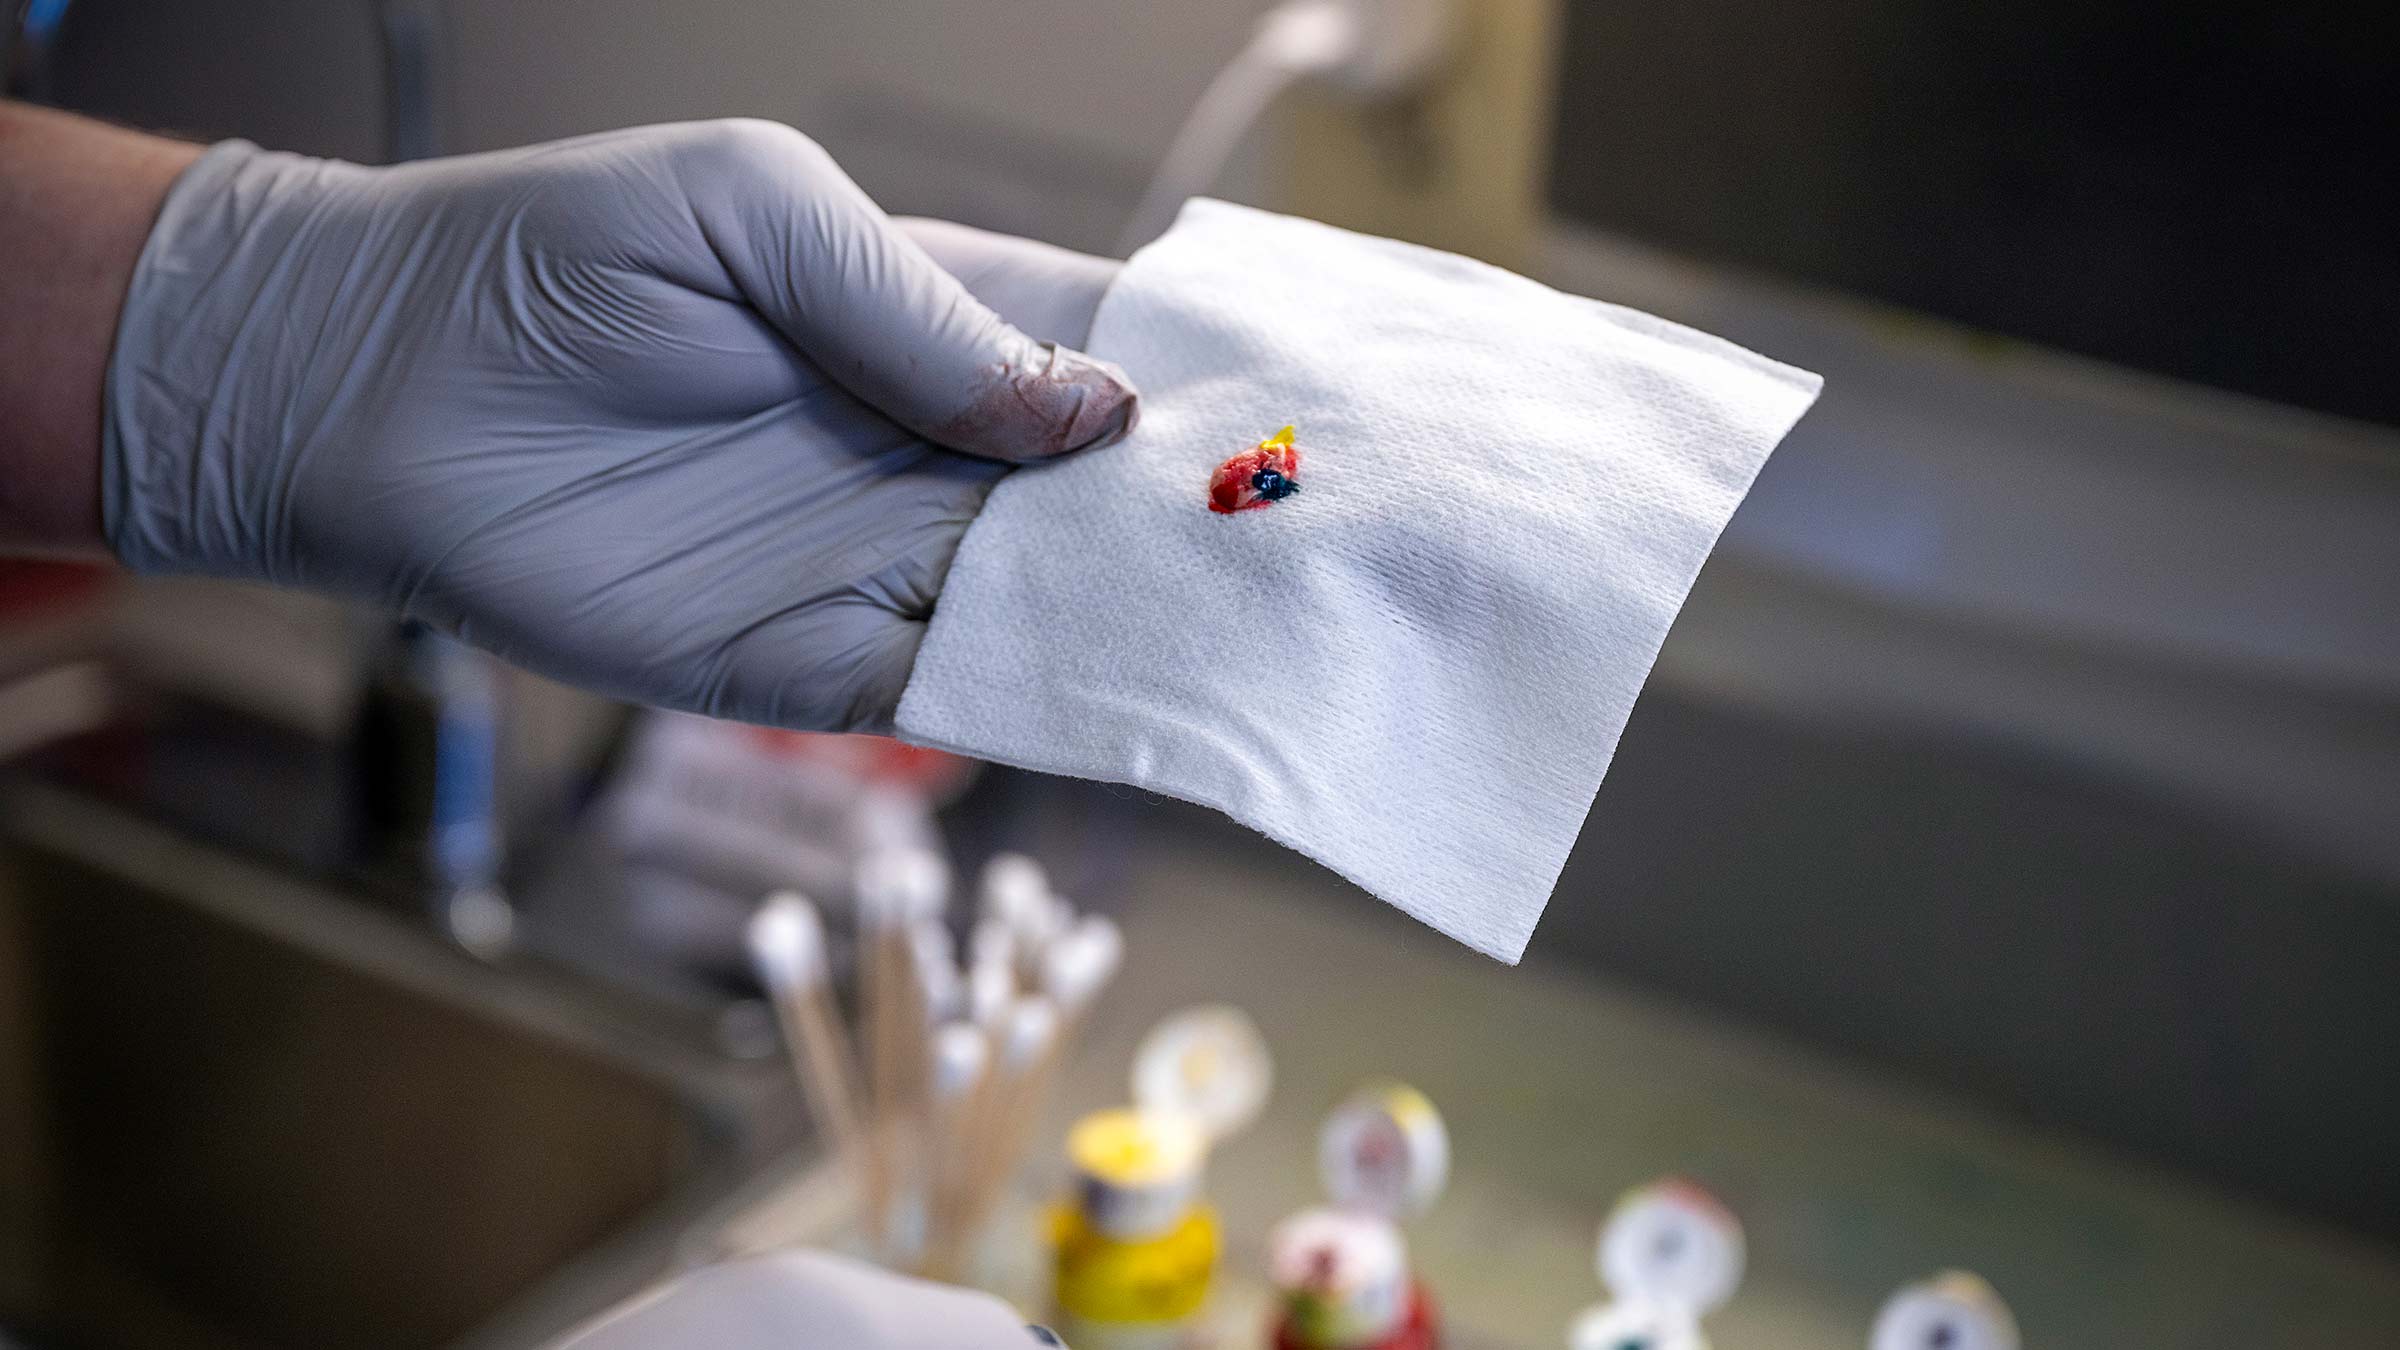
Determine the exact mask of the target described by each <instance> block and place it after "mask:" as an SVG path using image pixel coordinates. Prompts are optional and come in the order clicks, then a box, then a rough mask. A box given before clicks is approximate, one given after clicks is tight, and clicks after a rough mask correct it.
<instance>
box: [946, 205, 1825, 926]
mask: <svg viewBox="0 0 2400 1350" xmlns="http://www.w3.org/2000/svg"><path fill="white" fill-rule="evenodd" d="M1086 347H1087V349H1088V350H1090V351H1091V352H1092V353H1093V354H1094V355H1097V356H1101V357H1105V358H1107V359H1108V360H1111V361H1115V362H1117V363H1118V364H1119V365H1122V366H1123V367H1124V368H1125V369H1126V371H1127V372H1128V373H1130V374H1131V375H1132V377H1133V380H1134V382H1135V383H1136V384H1137V385H1139V386H1140V388H1141V391H1142V416H1141V424H1140V426H1139V427H1138V428H1136V430H1135V431H1134V432H1133V434H1132V435H1131V436H1130V437H1128V438H1127V439H1126V440H1125V441H1124V442H1123V443H1122V444H1120V445H1117V446H1115V447H1113V448H1110V449H1107V450H1101V451H1096V452H1094V453H1090V454H1083V455H1075V456H1072V457H1070V458H1068V459H1065V460H1063V461H1059V462H1055V463H1050V464H1044V465H1041V466H1039V467H1036V468H1028V469H1024V470H1021V471H1019V472H1017V473H1014V474H1011V475H1010V476H1009V477H1008V478H1007V479H1006V480H1004V481H1003V482H1002V483H1001V484H1000V485H999V488H998V489H997V490H996V491H994V492H993V493H992V496H991V500H990V502H989V503H988V504H987V505H985V507H984V508H983V512H982V514H981V515H979V516H977V517H976V519H975V522H974V524H973V526H972V527H971V528H969V530H968V531H967V536H966V541H965V542H964V544H962V545H961V546H960V548H959V551H958V558H957V561H956V562H955V563H954V564H953V566H952V567H951V569H950V576H949V580H948V581H947V583H946V584H945V585H944V588H943V591H942V596H941V601H940V604H939V606H938V607H937V609H936V611H935V613H934V616H933V621H932V625H931V628H930V629H929V631H928V632H927V634H926V637H925V642H924V646H923V649H922V650H921V652H920V654H919V655H918V657H917V664H916V670H915V673H914V674H913V675H912V677H911V678H910V681H909V685H908V690H907V693H906V694H905V696H904V697H903V698H902V699H901V702H900V712H899V729H900V733H901V735H902V736H904V737H905V738H907V739H909V740H912V741H916V742H918V743H920V744H924V745H930V746H937V747H939V748H941V749H945V750H954V751H958V752H960V753H962V754H967V755H972V756H976V757H978V758H982V759H990V760H998V761H1001V762H1004V763H1008V764H1015V765H1019V766H1022V767H1025V768H1030V769H1038V770H1042V771H1045V772H1049V773H1059V774H1070V775H1073V776H1075V777H1079V778H1094V779H1100V780H1104V781H1107V782H1115V783H1129V784H1132V785H1134V786H1136V787H1140V788H1145V789H1148V790H1151V791H1154V792H1161V793H1165V794H1167V795H1169V796H1174V797H1181V798H1185V799H1187V800H1189V801H1194V802H1199V803H1202V804H1203V805H1207V806H1211V807H1214V808H1216V809H1217V810H1219V811H1222V812H1224V813H1225V814H1227V815H1229V816H1232V817H1233V818H1234V819H1236V820H1239V821H1241V822H1242V823H1243V824H1245V825H1248V826H1250V827H1251V828H1253V829H1255V830H1257V831H1258V832H1260V833H1261V834H1264V835H1266V836H1268V837H1269V838H1272V839H1275V840H1277V841H1278V842H1281V843H1283V844H1286V845H1288V846H1290V847H1292V848H1295V849H1298V850H1299V851H1301V852H1302V853H1305V854H1307V855H1308V856H1310V857H1312V858H1315V859H1316V860H1318V861H1319V862H1322V863H1324V864H1325V865H1326V866H1328V867H1331V868H1332V869H1334V870H1335V871H1337V872H1339V873H1341V874H1342V875H1343V876H1346V877H1348V878H1350V879H1351V880H1352V881H1355V882H1357V883H1358V884H1359V885H1361V886H1363V887H1365V888H1366V889H1368V890H1369V891H1372V892H1374V893H1375V894H1376V895H1378V896H1380V897H1382V898H1383V899H1385V900H1387V901H1389V902H1391V903H1392V904H1394V905H1397V906H1398V907H1400V908H1401V909H1403V910H1405V911H1407V912H1408V913H1410V914H1413V915H1415V916H1416V917H1417V918H1419V919H1421V920H1423V921H1425V922H1426V923H1428V924H1431V925H1433V926H1434V927H1435V928H1438V929H1440V930H1441V931H1443V932H1445V933H1448V934H1450V935H1451V936H1452V937H1455V938H1457V939H1458V940H1460V941H1461V942H1464V943H1466V944H1468V945H1469V946H1472V947H1474V948H1476V949H1477V950H1479V951H1482V952H1486V953H1488V954H1490V955H1492V956H1495V957H1498V958H1499V959H1501V960H1503V961H1509V962H1514V961H1515V960H1516V959H1517V958H1518V957H1519V956H1520V955H1522V954H1523V952H1524V950H1525V943H1526V940H1527V939H1528V938H1529V937H1531V936H1532V933H1533V927H1534V923H1535V921H1536V920H1538V919H1539V918H1540V917H1541V913H1542V908H1543V906H1544V905H1545V904H1546V903H1547V902H1548V900H1549V896H1550V891H1551V888H1552V887H1553V886H1554V885H1555V884H1556V883H1557V880H1558V873H1559V869H1560V867H1561V866H1563V865H1564V864H1565V862H1566V858H1567V851H1568V850H1569V849H1570V848H1571V847H1572V846H1573V845H1574V843H1575V837H1576V834H1577V833H1578V832H1579V831H1580V830H1581V828H1582V826H1583V819H1584V815H1585V813H1586V812H1587V811H1588V810H1589V809H1590V806H1591V803H1592V798H1593V794H1594V793H1595V792H1597V791H1598V789H1599V786H1600V778H1601V775H1602V774H1603V773H1605V772H1606V771H1607V769H1608V761H1609V757H1610V755H1611V754H1613V753H1614V752H1615V750H1616V745H1617V737H1618V735H1619V734H1620V733H1621V732H1622V731H1623V730H1624V727H1625V719H1626V717H1627V715H1628V714H1630V713H1631V712H1632V710H1633V701H1634V696H1635V695H1636V694H1638V693H1639V692H1640V691H1641V687H1642V681H1643V679H1644V678H1645V677H1646V676H1647V675H1648V673H1649V670H1650V665H1651V662H1652V660H1653V659H1654V658H1655V657H1656V656H1657V654H1658V648H1659V644H1660V642H1661V641H1662V640H1663V639H1664V638H1665V637H1666V635H1667V628H1668V626H1669V625H1670V624H1671V623H1673V622H1674V619H1675V613H1676V611H1677V610H1678V609H1679V608H1681V607H1682V605H1683V600H1684V596H1685V594H1686V593H1687V592H1688V591H1689V590H1690V589H1691V585H1692V579H1693V577H1694V576H1695V575H1697V574H1698V572H1699V570H1700V564H1701V562H1702V560H1704V559H1705V558H1707V556H1708V552H1709V549H1710V548H1711V547H1712V546H1713V545H1714V544H1715V542H1716V538H1717V533H1718V531H1719V530H1721V529H1723V528H1724V525H1725V521H1726V519H1727V517H1729V516H1731V515H1732V514H1733V509H1734V507H1735V506H1736V505H1737V504H1738V503H1739V502H1740V501H1741V499H1742V494H1743V493H1744V492H1746V491H1748V489H1749V486H1750V481H1751V479H1752V477H1753V476H1755V475H1756V473H1757V472H1758V468H1759V465H1760V464H1761V463H1762V462H1764V461H1765V459H1766V457H1767V452H1768V451H1769V450H1771V449H1773V448H1774V446H1775V443H1776V442H1777V441H1779V440H1781V439H1782V438H1783V435H1784V433H1785V432H1786V431H1787V430H1789V429H1790V427H1791V425H1792V423H1793V422H1794V421H1796V420H1797V419H1798V418H1799V416H1800V414H1801V413H1802V412H1803V411H1805V410H1806V409H1807V407H1808V405H1809V403H1810V402H1811V401H1812V400H1814V399H1815V397H1816V393H1817V388H1818V383H1819V381H1818V379H1817V377H1816V376H1814V375H1811V374H1808V373H1806V372H1804V371H1799V370H1794V369H1792V368H1790V367H1788V366H1782V365H1778V364H1776V363H1775V362H1773V361H1769V360H1766V359H1764V358H1762V357H1759V356H1757V355H1754V354H1752V353H1750V352H1747V351H1744V350H1742V349H1741V348H1739V347H1736V346H1733V345H1732V344H1730V343H1727V342H1723V341H1720V340H1719V339H1716V338H1712V337H1709V336H1707V335H1705V334H1701V333H1696V332H1693V331H1691V330H1689V329H1686V328H1681V327H1678V326H1676V325H1674V324H1671V323H1667V322H1664V321H1662V320H1659V319H1655V318H1651V317H1649V316H1648V315H1644V314H1639V313H1635V312H1633V311H1631V310H1626V309H1620V308H1618V307H1616V306H1613V305H1606V304H1601V303H1598V302H1596V301H1592V300H1586V299H1581V298H1578V297H1576V296H1571V295H1563V294H1561V293H1559V292H1557V291H1554V290H1551V289H1549V288H1548V287H1545V286H1542V285H1539V284H1537V283H1535V282H1531V281H1528V280H1526V279H1524V278H1523V277H1518V276H1513V275H1510V274H1509V273H1507V272H1503V271H1500V270H1498V269H1496V268H1493V267H1489V266H1486V265H1484V264H1481V263H1477V262H1472V261H1469V260H1467V259H1464V258H1459V257H1454V256H1451V255H1448V254H1444V253H1437V252H1434V251H1432V250H1430V249H1424V248H1419V247H1416V246H1414V245H1410V244H1402V243H1395V242H1393V241H1391V240H1386V239H1373V238H1368V237H1366V236H1363V235H1357V234H1351V233H1348V232H1346V231H1343V230H1337V229H1334V228H1332V227H1330V226H1326V225H1319V224H1315V223H1313V222H1310V221H1305V220H1295V219H1291V218H1288V217H1284V216H1276V215H1269V214H1266V213H1264V212H1259V211H1253V210H1249V209H1246V208H1243V207H1239V206H1230V205H1227V204H1225V203H1223V202H1214V201H1195V202H1192V203H1191V204H1190V205H1188V206H1186V207H1185V208H1184V210H1183V214H1182V216H1181V218H1180V219H1179V220H1178V221H1177V222H1176V224H1175V227H1174V229H1173V230H1171V231H1169V232H1168V234H1167V235H1166V237H1165V238H1163V239H1161V240H1160V241H1159V242H1157V243H1155V244H1152V245H1151V246H1150V247H1148V248H1146V249H1143V250H1142V251H1141V252H1140V253H1138V254H1136V255H1135V256H1134V258H1133V260H1132V261H1131V262H1130V263H1128V264H1127V265H1126V267H1125V269H1124V271H1123V273H1122V274H1121V275H1119V276H1118V278H1117V280H1116V281H1115V283H1114V284H1113V285H1112V286H1111V287H1110V289H1109V292H1108V295H1107V297H1106V298H1105V299H1104V300H1103V301H1102V302H1101V305H1100V310H1099V314H1098V316H1097V318H1096V319H1095V320H1094V322H1093V325H1092V333H1091V339H1090V341H1089V342H1088V343H1087V344H1086ZM1286 425H1289V426H1291V427H1293V428H1294V432H1293V444H1294V446H1295V447H1296V448H1297V450H1298V452H1299V460H1298V464H1297V466H1296V467H1295V468H1293V469H1292V471H1291V473H1290V475H1289V476H1290V479H1291V481H1292V482H1294V483H1297V484H1298V490H1297V491H1294V492H1291V493H1290V494H1289V495H1286V496H1282V497H1280V498H1279V499H1265V498H1260V497H1259V495H1258V494H1257V493H1256V492H1255V491H1254V492H1252V493H1250V494H1247V496H1248V497H1250V498H1257V499H1259V500H1263V501H1264V504H1263V505H1259V506H1256V507H1255V508H1254V509H1246V510H1238V511H1234V512H1231V513H1221V512H1219V511H1215V510H1211V509H1210V496H1211V494H1210V486H1211V478H1212V475H1214V474H1215V473H1216V471H1217V469H1218V466H1219V465H1221V464H1224V463H1225V462H1226V461H1227V460H1228V459H1230V458H1231V457H1233V456H1235V455H1237V454H1240V453H1242V452H1244V451H1245V450H1248V449H1250V448H1252V447H1254V446H1257V445H1258V444H1259V443H1260V442H1262V441H1264V440H1266V439H1268V438H1269V437H1271V436H1272V435H1273V434H1274V433H1275V432H1276V431H1278V430H1279V429H1280V428H1282V427H1284V426H1286ZM1281 462H1282V461H1280V460H1276V461H1272V463H1276V464H1279V463H1281ZM1240 476H1241V477H1242V479H1243V481H1244V482H1250V481H1252V479H1251V477H1250V475H1249V474H1248V473H1247V472H1246V471H1245V472H1244V473H1243V474H1242V475H1240ZM1265 486H1267V487H1268V488H1271V489H1274V490H1277V491H1280V490H1281V485H1280V484H1278V483H1275V482H1274V481H1273V480H1271V479H1270V480H1265Z"/></svg>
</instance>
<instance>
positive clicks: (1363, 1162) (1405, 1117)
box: [1317, 1083, 1450, 1222]
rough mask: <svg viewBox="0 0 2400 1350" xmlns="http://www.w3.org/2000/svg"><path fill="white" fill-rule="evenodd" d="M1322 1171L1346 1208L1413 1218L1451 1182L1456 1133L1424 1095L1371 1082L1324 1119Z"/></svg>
mask: <svg viewBox="0 0 2400 1350" xmlns="http://www.w3.org/2000/svg"><path fill="white" fill-rule="evenodd" d="M1317 1171H1318V1175H1319V1176H1320V1177H1322V1178H1323V1179H1324V1183H1325V1194H1326V1195H1327V1196H1329V1197H1331V1198H1332V1200H1333V1202H1334V1203H1335V1204H1337V1205H1339V1206H1341V1207H1342V1208H1344V1209H1350V1210H1357V1211H1359V1212H1361V1213H1364V1214H1373V1215H1376V1216H1378V1217H1380V1218H1384V1219H1388V1220H1391V1221H1393V1222H1398V1221H1400V1220H1403V1219H1411V1218H1414V1217H1416V1216H1417V1215H1419V1214H1422V1213H1424V1212H1425V1211H1426V1210H1428V1209H1430V1208H1432V1207H1433V1202H1434V1201H1435V1200H1437V1199H1439V1198H1440V1197H1441V1194H1442V1188H1443V1186H1445V1185H1446V1184H1448V1182H1449V1180H1450V1131H1449V1129H1448V1128H1447V1127H1445V1126H1444V1125H1443V1124H1442V1115H1441V1112H1439V1111H1436V1110H1434V1109H1433V1103H1432V1102H1431V1101H1430V1100H1428V1099H1427V1098H1426V1096H1425V1094H1424V1093H1422V1092H1419V1091H1417V1090H1416V1089H1415V1088H1412V1087H1410V1086H1408V1085H1407V1084H1405V1083H1371V1084H1368V1085H1367V1086H1366V1087H1363V1088H1360V1089H1359V1090H1358V1091H1356V1092H1354V1093H1352V1094H1350V1097H1349V1099H1348V1100H1346V1101H1344V1102H1343V1103H1342V1104H1341V1105H1340V1106H1338V1107H1335V1108H1334V1111H1333V1114H1332V1115H1330V1116H1327V1117H1326V1118H1325V1125H1324V1128H1323V1129H1321V1130H1319V1131H1318V1133H1317Z"/></svg>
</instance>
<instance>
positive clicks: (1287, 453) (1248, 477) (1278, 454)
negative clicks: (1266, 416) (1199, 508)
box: [1208, 427, 1300, 516]
mask: <svg viewBox="0 0 2400 1350" xmlns="http://www.w3.org/2000/svg"><path fill="white" fill-rule="evenodd" d="M1299 490H1300V447H1299V446H1297V445H1294V444H1292V428H1290V427H1285V428H1284V429H1283V430H1281V431H1278V432H1276V433H1275V434H1274V435H1272V436H1269V437H1268V438H1266V439H1265V440H1263V441H1260V442H1259V443H1258V444H1256V445H1254V446H1251V447H1250V448H1249V449H1247V450H1244V451H1243V452H1242V453H1240V454H1238V455H1235V456H1234V457H1233V458H1231V459H1229V460H1226V461H1225V462H1224V463H1222V464H1220V465H1218V466H1217V471H1216V473H1215V474H1213V475H1211V476H1210V478H1209V480H1208V509H1209V510H1211V511H1214V512H1216V513H1218V514H1219V515H1226V516H1230V515H1232V514H1233V513H1234V512H1236V511H1253V510H1256V509H1258V508H1259V507H1262V506H1273V505H1274V504H1275V503H1277V502H1279V501H1282V500H1283V499H1284V498H1286V497H1289V496H1291V495H1292V494H1293V493H1295V492H1298V491H1299Z"/></svg>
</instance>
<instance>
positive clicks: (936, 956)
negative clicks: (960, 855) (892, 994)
mask: <svg viewBox="0 0 2400 1350" xmlns="http://www.w3.org/2000/svg"><path fill="white" fill-rule="evenodd" d="M908 955H909V964H910V968H911V970H912V971H913V972H914V973H915V976H916V981H917V989H918V991H919V992H920V993H922V994H923V995H924V1002H925V1018H926V1021H927V1023H928V1024H929V1025H934V1026H938V1025H940V1024H941V1023H944V1022H949V1021H954V1020H956V1019H958V1018H960V1017H963V1016H965V1014H966V1010H967V985H966V978H965V977H964V976H962V975H960V974H959V971H958V943H957V941H956V940H955V939H953V938H952V937H951V936H950V930H949V929H947V928H944V927H943V926H942V925H941V924H939V923H935V922H932V921H929V920H928V921H922V922H919V923H917V924H915V925H914V926H912V927H911V928H910V930H909V934H908ZM936 1081H939V1078H938V1075H937V1078H936Z"/></svg>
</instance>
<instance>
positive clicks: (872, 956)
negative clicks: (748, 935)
mask: <svg viewBox="0 0 2400 1350" xmlns="http://www.w3.org/2000/svg"><path fill="white" fill-rule="evenodd" d="M949 891H950V868H949V865H948V864H947V863H944V862H943V861H942V859H941V857H940V855H938V854H936V853H934V852H932V851H931V850H929V849H921V848H900V849H889V850H885V851H883V852H880V853H874V854H870V855H868V856H867V857H866V858H865V859H864V860H863V861H862V862H861V863H860V864H859V870H858V919H859V931H860V940H859V993H860V1001H861V1005H862V1006H861V1014H860V1019H859V1020H860V1022H861V1023H862V1024H863V1026H864V1029H865V1036H866V1042H867V1093H868V1097H869V1099H870V1101H871V1102H872V1110H873V1113H874V1119H875V1124H874V1127H873V1128H872V1129H871V1130H869V1132H868V1135H867V1174H866V1211H867V1216H866V1217H867V1227H868V1233H869V1235H870V1237H872V1238H873V1239H875V1241H876V1242H877V1243H878V1244H880V1243H881V1242H882V1241H883V1239H884V1237H885V1235H886V1234H887V1233H888V1232H889V1231H890V1220H891V1209H892V1200H893V1191H894V1188H895V1185H896V1181H897V1176H898V1173H899V1170H900V1162H899V1160H898V1159H896V1158H895V1157H894V1156H893V1155H894V1153H895V1152H896V1151H897V1150H898V1149H899V1147H900V1146H901V1145H902V1143H903V1142H904V1140H905V1138H906V1133H907V1127H908V1122H909V1120H910V1118H911V1117H912V1116H913V1115H914V1114H915V1113H916V1110H917V1108H918V1107H919V1106H920V1105H921V1104H922V1099H923V1096H924V1093H925V1088H926V1075H925V1043H926V1038H927V1036H928V1035H929V1034H930V1026H929V1019H928V1018H927V1016H926V1010H925V1003H924V991H923V990H921V989H920V988H919V987H918V984H917V978H916V975H917V971H916V959H915V957H914V956H912V955H911V945H912V939H911V936H910V935H911V934H912V933H913V932H915V931H917V930H918V929H919V928H920V927H922V926H924V925H928V924H934V923H938V922H939V921H940V916H941V911H942V907H943V905H944V904H945V903H946V902H947V900H948V899H949Z"/></svg>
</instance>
